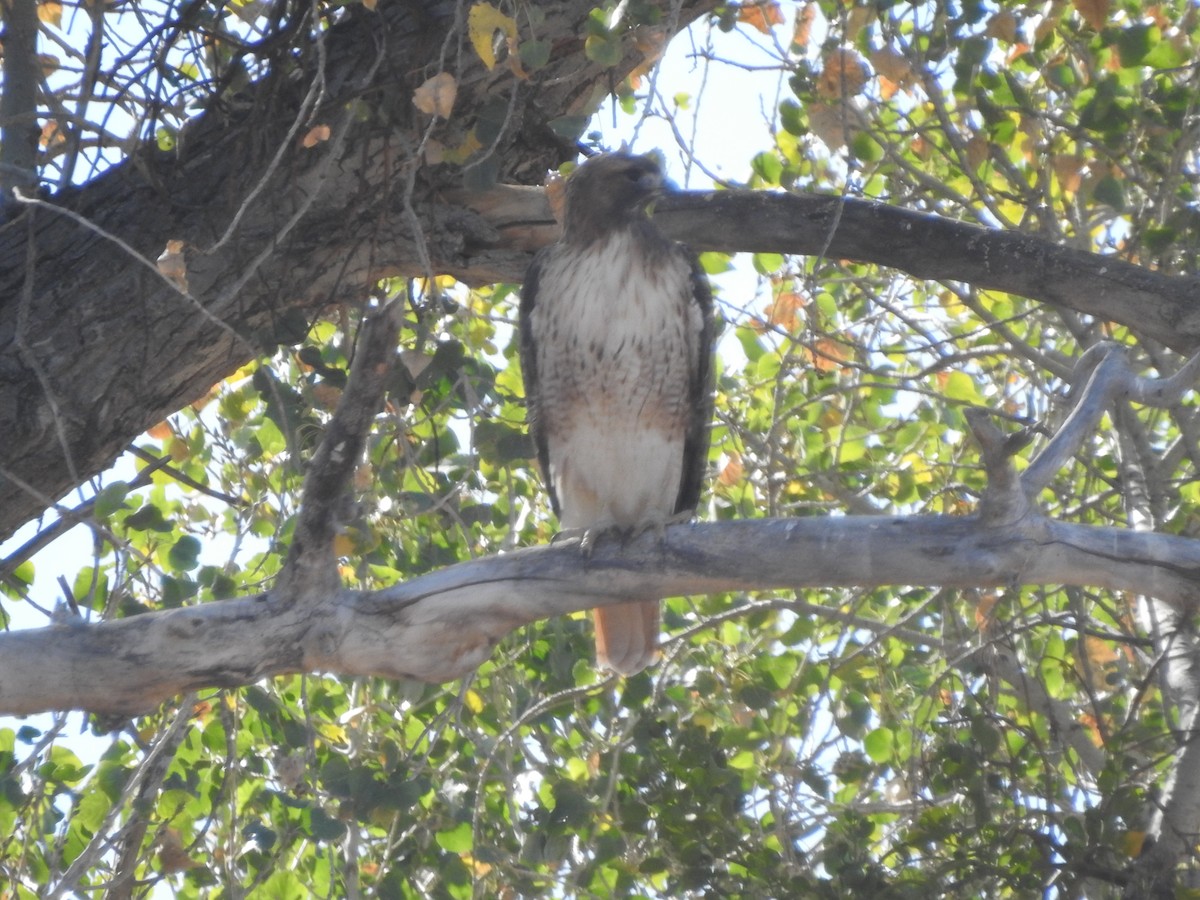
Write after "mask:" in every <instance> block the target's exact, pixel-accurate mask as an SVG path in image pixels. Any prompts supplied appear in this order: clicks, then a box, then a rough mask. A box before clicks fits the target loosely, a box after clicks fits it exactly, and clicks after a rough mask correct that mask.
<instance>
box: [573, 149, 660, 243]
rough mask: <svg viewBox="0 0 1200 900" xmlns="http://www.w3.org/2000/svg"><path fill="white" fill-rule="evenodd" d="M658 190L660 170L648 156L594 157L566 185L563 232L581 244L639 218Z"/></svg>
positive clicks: (577, 170) (619, 155)
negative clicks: (582, 240) (579, 240)
mask: <svg viewBox="0 0 1200 900" xmlns="http://www.w3.org/2000/svg"><path fill="white" fill-rule="evenodd" d="M662 187H663V173H662V169H661V168H660V167H659V165H658V160H656V159H655V158H654V157H652V156H632V155H630V154H628V153H606V154H604V155H603V156H595V157H593V158H592V159H589V160H588V161H587V162H585V163H584V164H583V165H581V166H580V167H579V168H578V169H576V170H575V172H574V174H572V175H571V177H570V179H568V181H567V200H566V210H565V215H564V217H563V218H564V222H563V227H564V231H565V232H566V235H567V236H568V238H575V239H584V240H586V239H589V238H591V237H594V236H596V235H599V234H602V233H606V232H607V231H609V230H611V229H613V228H616V227H618V226H620V225H621V224H623V223H625V222H628V221H630V220H632V219H635V218H638V217H640V216H642V215H643V214H644V212H645V209H646V204H648V203H649V202H650V201H651V200H653V199H654V198H655V197H656V196H658V194H659V193H661V191H662Z"/></svg>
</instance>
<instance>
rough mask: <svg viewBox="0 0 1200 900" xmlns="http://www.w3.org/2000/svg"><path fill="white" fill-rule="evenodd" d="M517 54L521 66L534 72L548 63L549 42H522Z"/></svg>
mask: <svg viewBox="0 0 1200 900" xmlns="http://www.w3.org/2000/svg"><path fill="white" fill-rule="evenodd" d="M517 53H518V55H519V56H520V57H521V63H522V65H524V66H525V67H526V68H528V69H533V70H535V71H536V70H537V69H540V68H541V67H542V66H544V65H546V63H548V62H550V42H549V41H522V42H521V47H520V49H519V50H518V51H517Z"/></svg>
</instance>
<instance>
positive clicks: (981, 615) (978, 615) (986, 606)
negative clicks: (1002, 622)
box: [975, 594, 1000, 631]
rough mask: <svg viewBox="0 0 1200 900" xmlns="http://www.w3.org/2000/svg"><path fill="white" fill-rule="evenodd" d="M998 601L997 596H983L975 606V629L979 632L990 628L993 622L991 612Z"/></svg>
mask: <svg viewBox="0 0 1200 900" xmlns="http://www.w3.org/2000/svg"><path fill="white" fill-rule="evenodd" d="M999 600H1000V595H999V594H983V595H982V596H981V597H980V598H979V602H978V603H976V604H975V627H976V628H978V629H979V630H980V631H987V630H988V629H989V628H991V627H992V623H993V622H995V617H994V616H993V615H992V611H993V610H994V609H995V608H996V603H997V602H999Z"/></svg>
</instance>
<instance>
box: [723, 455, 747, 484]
mask: <svg viewBox="0 0 1200 900" xmlns="http://www.w3.org/2000/svg"><path fill="white" fill-rule="evenodd" d="M745 471H746V469H745V466H743V465H742V456H741V454H740V453H737V452H732V451H731V452H730V453H729V461H728V462H727V463H725V465H724V466H722V467H721V473H720V474H719V475H718V476H717V483H718V484H720V485H721V486H722V487H733V486H734V485H735V484H738V483H739V482H740V481H741V480H742V478H743V476H744V475H745Z"/></svg>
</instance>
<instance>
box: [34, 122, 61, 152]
mask: <svg viewBox="0 0 1200 900" xmlns="http://www.w3.org/2000/svg"><path fill="white" fill-rule="evenodd" d="M66 140H67V137H66V135H64V134H63V132H62V129H61V128H59V127H58V123H57V122H56V121H54V120H53V119H51V120H50V121H49V122H47V123H46V124H45V125H43V126H42V136H41V137H40V138H38V143H39V144H41V145H42V146H43V147H56V146H58V145H59V144H63V143H66Z"/></svg>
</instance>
